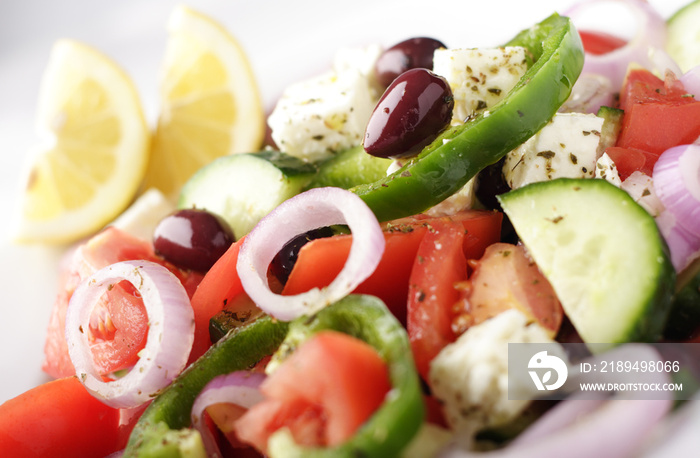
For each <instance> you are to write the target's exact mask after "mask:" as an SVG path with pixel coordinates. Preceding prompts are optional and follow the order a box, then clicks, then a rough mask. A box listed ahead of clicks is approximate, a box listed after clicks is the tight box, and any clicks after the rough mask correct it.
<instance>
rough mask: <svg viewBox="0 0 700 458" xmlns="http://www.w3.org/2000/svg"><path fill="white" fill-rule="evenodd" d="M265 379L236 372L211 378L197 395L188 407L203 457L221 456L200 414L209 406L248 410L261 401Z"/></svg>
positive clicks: (253, 374)
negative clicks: (261, 385)
mask: <svg viewBox="0 0 700 458" xmlns="http://www.w3.org/2000/svg"><path fill="white" fill-rule="evenodd" d="M263 380H265V374H264V373H261V372H248V371H236V372H232V373H230V374H225V375H220V376H218V377H215V378H213V379H212V380H211V381H210V382H209V383H207V385H206V386H205V387H204V389H203V390H202V391H201V392H200V393H199V395H198V396H197V398H196V399H195V401H194V404H193V405H192V426H194V428H195V429H197V431H199V434H200V435H201V436H202V442H203V443H204V448H205V449H206V451H207V456H210V457H221V456H222V455H221V451H220V450H219V446H218V445H217V444H216V439H215V438H214V435H213V434H212V432H211V430H210V429H209V428H208V427H207V425H206V422H205V421H204V411H205V410H206V409H207V407H209V406H211V405H213V404H220V403H228V404H236V405H238V406H241V407H243V408H245V409H250V408H251V407H253V406H254V405H255V404H257V403H258V402H260V401H262V400H263V399H264V396H263V394H262V393H261V392H260V384H262V382H263Z"/></svg>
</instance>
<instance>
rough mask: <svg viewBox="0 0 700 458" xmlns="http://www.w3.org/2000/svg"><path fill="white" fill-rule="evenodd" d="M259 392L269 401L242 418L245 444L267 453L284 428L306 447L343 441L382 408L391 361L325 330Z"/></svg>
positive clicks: (239, 423)
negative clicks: (269, 445) (273, 437)
mask: <svg viewBox="0 0 700 458" xmlns="http://www.w3.org/2000/svg"><path fill="white" fill-rule="evenodd" d="M300 382H301V383H300ZM260 389H261V391H262V393H263V394H264V395H265V397H266V399H265V400H264V401H262V402H261V403H259V404H256V405H255V406H253V407H252V408H250V409H249V410H248V411H247V412H246V413H245V414H244V415H243V416H242V417H241V418H239V419H238V420H237V421H236V423H235V430H236V434H237V435H238V437H239V438H240V439H241V440H242V441H243V442H246V443H250V444H252V445H254V446H255V447H256V448H257V449H258V450H260V451H262V452H266V450H267V441H268V439H269V437H270V436H271V435H272V434H273V433H274V432H275V431H277V430H278V429H280V428H282V427H287V428H289V430H290V432H291V434H292V436H293V437H294V440H295V442H296V443H297V444H299V445H302V446H311V447H313V446H330V447H333V446H336V445H339V444H341V443H343V442H344V441H346V440H347V439H349V438H350V437H352V435H353V434H354V433H355V431H356V430H357V428H359V427H360V425H362V423H364V422H365V421H366V420H367V419H368V418H369V417H370V416H371V415H372V413H373V412H374V411H375V410H376V409H377V408H378V407H379V406H380V405H381V403H382V402H383V400H384V397H385V396H386V394H387V393H388V392H389V390H390V389H391V384H390V382H389V374H388V370H387V367H386V363H384V361H383V360H382V358H381V357H380V356H379V354H378V353H377V352H376V350H374V348H372V347H371V346H370V345H369V344H367V343H365V342H363V341H361V340H359V339H356V338H354V337H351V336H349V335H347V334H343V333H340V332H337V331H321V332H319V333H317V334H316V335H314V336H313V337H311V338H310V339H309V340H307V341H306V342H304V343H303V344H302V345H301V346H300V347H299V348H297V349H296V350H295V352H294V353H293V354H292V355H291V356H290V357H289V358H288V359H287V360H286V361H285V362H284V363H282V364H281V365H280V366H279V367H278V368H277V370H276V371H275V372H273V373H272V375H271V376H270V377H268V378H267V379H266V380H265V381H264V382H263V384H262V385H261V387H260Z"/></svg>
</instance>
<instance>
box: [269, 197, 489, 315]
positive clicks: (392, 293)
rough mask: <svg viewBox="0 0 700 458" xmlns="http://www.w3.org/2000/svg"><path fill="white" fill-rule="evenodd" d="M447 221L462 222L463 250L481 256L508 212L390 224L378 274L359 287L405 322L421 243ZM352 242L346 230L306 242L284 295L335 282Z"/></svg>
mask: <svg viewBox="0 0 700 458" xmlns="http://www.w3.org/2000/svg"><path fill="white" fill-rule="evenodd" d="M444 220H450V221H455V222H458V223H460V224H461V226H462V228H463V230H462V232H463V233H464V236H463V240H462V249H463V252H464V253H465V256H466V257H468V258H478V257H480V256H481V254H482V253H483V252H484V250H485V249H486V247H487V246H488V245H490V244H492V243H495V242H497V241H498V240H499V239H500V233H501V222H502V220H503V214H502V213H499V212H493V211H479V210H468V211H463V212H460V213H457V214H455V215H452V216H450V217H449V218H448V217H441V218H436V217H429V216H425V215H419V216H414V217H410V218H402V219H400V220H395V221H392V222H390V223H387V224H385V226H384V238H385V241H386V247H385V249H384V255H383V256H382V259H381V261H380V263H379V265H378V266H377V268H376V270H375V271H374V273H373V274H372V275H371V276H370V277H369V278H368V279H367V280H365V281H364V282H363V283H362V284H361V285H359V286H358V287H357V289H356V290H355V291H354V292H355V293H358V294H370V295H373V296H377V297H379V298H380V299H382V301H384V303H385V304H386V305H387V306H388V307H389V309H390V310H391V311H392V313H393V314H394V315H395V316H396V317H397V318H398V319H399V320H400V321H401V322H402V323H406V301H407V299H408V283H409V277H410V275H411V270H412V268H413V261H414V259H415V257H416V253H417V251H418V246H419V244H420V243H421V240H422V239H423V237H424V235H425V234H426V233H427V232H429V231H430V230H431V227H432V225H433V223H434V222H436V221H444ZM351 244H352V236H349V235H341V236H335V237H328V238H322V239H316V240H312V241H311V242H309V243H307V244H306V245H304V246H303V247H302V248H301V250H299V256H298V258H297V261H296V264H295V265H294V268H293V269H292V272H291V273H290V275H289V278H288V280H287V283H286V285H285V287H284V290H283V294H290V295H291V294H299V293H302V292H304V291H308V290H309V289H311V288H314V287H316V288H321V287H323V286H326V285H328V284H330V282H331V281H332V280H333V279H334V278H335V277H336V276H337V275H338V273H339V272H340V270H341V269H342V268H343V265H344V264H345V260H346V259H347V257H348V253H349V252H350V245H351Z"/></svg>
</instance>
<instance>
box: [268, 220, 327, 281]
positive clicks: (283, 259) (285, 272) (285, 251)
mask: <svg viewBox="0 0 700 458" xmlns="http://www.w3.org/2000/svg"><path fill="white" fill-rule="evenodd" d="M332 235H333V230H332V229H331V228H330V227H320V228H318V229H314V230H311V231H309V232H306V233H304V234H301V235H298V236H296V237H295V238H293V239H292V240H290V241H289V242H287V243H286V244H285V245H284V246H283V247H282V249H281V250H280V251H279V252H278V253H277V255H276V256H275V257H274V258H273V259H272V262H271V263H270V273H271V274H272V275H274V276H275V277H277V279H278V280H279V281H280V282H281V283H282V284H285V283H287V279H288V278H289V274H290V273H291V272H292V268H293V267H294V264H295V263H296V262H297V257H298V256H299V250H301V247H303V246H304V245H306V244H307V243H309V242H310V241H311V240H315V239H320V238H323V237H330V236H332Z"/></svg>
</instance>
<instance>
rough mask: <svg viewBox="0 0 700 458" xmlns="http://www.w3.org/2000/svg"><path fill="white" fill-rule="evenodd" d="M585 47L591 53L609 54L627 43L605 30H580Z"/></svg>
mask: <svg viewBox="0 0 700 458" xmlns="http://www.w3.org/2000/svg"><path fill="white" fill-rule="evenodd" d="M578 34H579V36H580V37H581V43H582V44H583V49H584V51H586V52H587V53H589V54H596V55H599V54H607V53H609V52H610V51H614V50H616V49H618V48H621V47H623V46H624V45H626V44H627V41H625V40H623V39H622V38H620V37H616V36H615V35H611V34H609V33H605V32H599V31H593V30H579V32H578Z"/></svg>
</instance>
